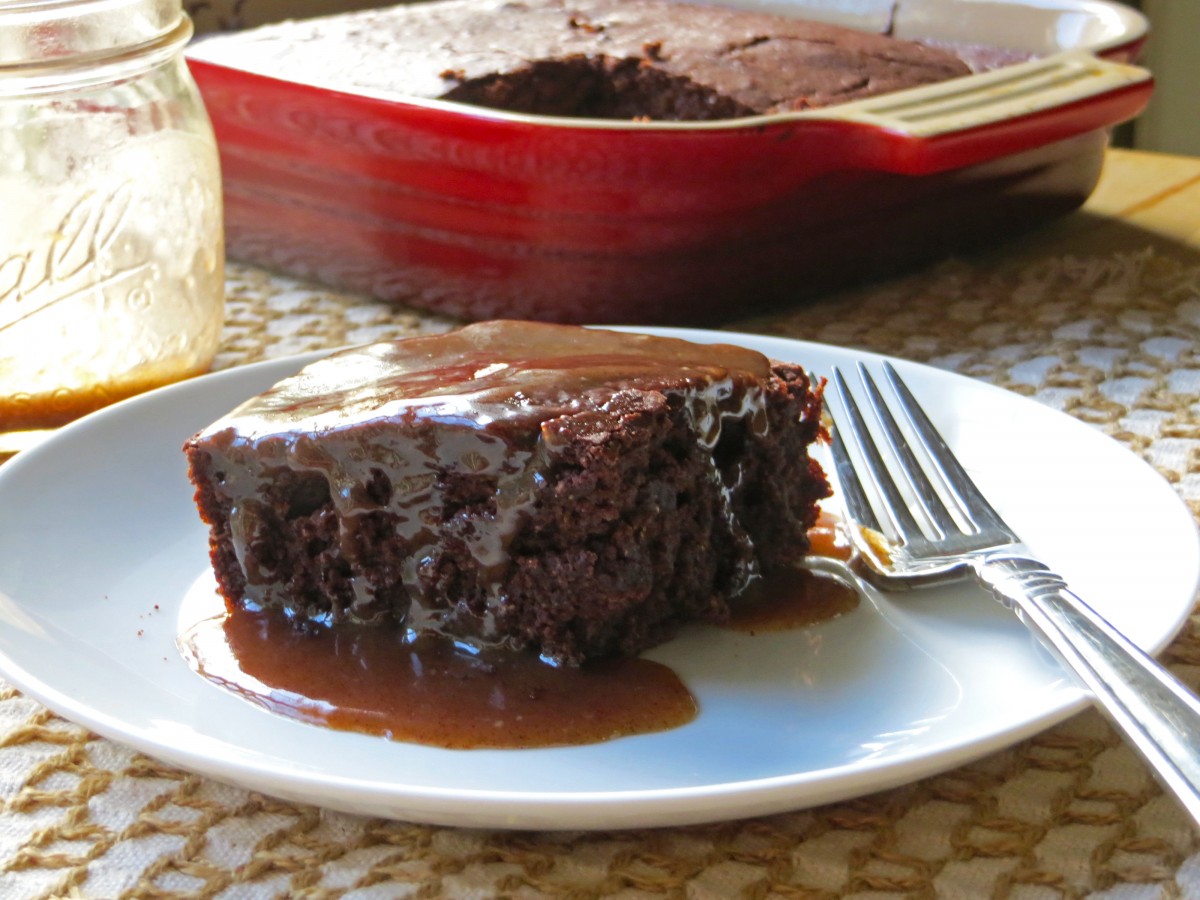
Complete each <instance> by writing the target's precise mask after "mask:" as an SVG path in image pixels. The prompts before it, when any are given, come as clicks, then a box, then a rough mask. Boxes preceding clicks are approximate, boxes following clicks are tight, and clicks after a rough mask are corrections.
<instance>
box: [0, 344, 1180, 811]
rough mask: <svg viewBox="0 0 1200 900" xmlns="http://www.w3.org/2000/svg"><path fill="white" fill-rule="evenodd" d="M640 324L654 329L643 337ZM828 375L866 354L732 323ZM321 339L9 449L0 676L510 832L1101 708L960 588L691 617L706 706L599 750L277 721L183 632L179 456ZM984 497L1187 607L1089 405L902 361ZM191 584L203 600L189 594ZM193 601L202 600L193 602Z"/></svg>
mask: <svg viewBox="0 0 1200 900" xmlns="http://www.w3.org/2000/svg"><path fill="white" fill-rule="evenodd" d="M646 330H650V329H646ZM659 332H660V333H667V334H674V335H678V336H684V337H690V338H692V339H693V340H700V341H715V340H724V341H736V342H739V343H744V344H746V345H747V346H751V347H754V348H757V349H760V350H762V351H763V352H765V353H767V354H769V355H771V356H774V357H776V358H782V359H792V360H795V361H798V362H801V363H803V364H804V365H806V366H808V367H809V368H810V369H812V370H814V371H815V372H817V373H824V372H827V371H828V370H829V368H830V367H831V366H832V365H835V364H838V365H850V364H853V362H854V361H855V360H856V359H860V358H870V357H865V355H864V354H860V353H855V352H851V351H848V350H843V349H837V348H834V347H827V346H820V345H815V344H805V343H801V342H797V341H789V340H783V339H772V338H765V337H756V336H740V335H731V334H727V333H718V332H694V331H685V330H678V329H674V330H673V329H660V330H659ZM313 358H315V357H314V356H308V357H304V358H296V359H289V360H283V361H277V362H269V363H263V364H259V365H256V366H248V367H245V368H241V369H235V370H231V371H227V372H222V373H219V374H216V375H211V376H207V377H204V378H199V379H196V380H194V381H191V382H187V383H184V384H180V385H176V386H173V387H170V388H165V389H163V390H159V391H156V392H154V393H151V394H147V395H144V396H142V397H139V398H135V399H133V400H130V401H126V402H125V403H122V404H119V405H117V406H114V407H111V408H109V409H108V410H105V411H102V412H100V413H97V414H95V415H93V416H91V417H89V418H87V419H84V420H82V421H80V422H78V423H76V424H74V425H72V426H70V427H68V428H65V429H63V430H62V432H61V433H60V434H58V435H56V436H55V437H54V438H53V439H51V440H50V441H48V442H47V443H46V444H44V445H43V446H41V447H39V448H38V449H36V450H33V451H29V452H27V453H26V454H23V455H21V456H18V457H17V458H16V459H15V460H13V461H12V462H10V463H8V464H6V465H4V466H3V467H0V669H2V671H3V673H4V675H5V676H6V677H7V678H8V679H9V680H11V681H12V682H13V683H14V684H16V685H17V686H18V687H19V688H21V689H22V690H23V691H25V692H26V693H28V694H29V695H31V696H33V697H36V698H37V699H39V700H40V701H42V702H43V703H44V704H46V705H47V706H48V707H50V708H51V709H53V710H55V711H56V712H58V713H60V714H61V715H63V716H65V717H66V718H68V719H72V720H74V721H77V722H80V723H82V724H84V725H86V726H88V727H89V728H92V729H94V730H95V731H97V732H99V733H100V734H103V735H105V736H107V737H110V738H112V739H114V740H117V741H121V742H123V743H126V744H130V745H132V746H134V747H136V748H138V749H140V750H142V751H144V752H146V753H148V754H150V755H151V756H154V757H157V758H159V759H162V760H165V761H167V762H170V763H174V764H176V765H179V766H181V767H184V768H187V769H191V770H194V771H197V772H201V773H204V774H206V775H209V776H212V777H214V778H218V779H221V780H224V781H227V782H232V783H235V784H238V785H242V786H244V787H247V788H252V789H255V790H260V791H264V792H266V793H269V794H274V795H277V796H280V797H284V798H287V799H291V800H296V801H301V802H307V803H315V804H321V805H324V806H328V807H333V808H337V809H341V810H347V811H352V812H359V813H365V814H371V815H379V816H386V817H393V818H400V819H408V820H414V821H423V822H431V823H439V824H451V825H465V826H483V827H515V828H568V829H581V828H621V827H641V826H656V825H673V824H684V823H692V822H701V821H711V820H717V819H727V818H734V817H741V816H751V815H759V814H767V813H773V812H779V811H783V810H789V809H797V808H801V807H805V806H811V805H815V804H821V803H827V802H831V801H835V800H840V799H845V798H849V797H853V796H857V795H861V794H865V793H868V792H871V791H875V790H880V789H883V788H887V787H892V786H895V785H898V784H902V783H905V782H908V781H911V780H913V779H916V778H919V777H922V776H925V775H929V774H932V773H935V772H939V771H943V770H946V769H949V768H952V767H954V766H957V765H959V764H962V763H965V762H967V761H968V760H971V759H973V758H976V757H978V756H981V755H983V754H986V753H988V752H990V751H993V750H996V749H998V748H1000V747H1003V746H1005V745H1007V744H1010V743H1012V742H1014V741H1016V740H1018V739H1020V738H1022V737H1024V736H1027V735H1030V734H1033V733H1035V732H1037V731H1038V730H1040V729H1043V728H1045V727H1046V726H1048V725H1050V724H1052V723H1054V722H1056V721H1058V720H1060V719H1062V718H1064V717H1065V716H1067V715H1068V714H1070V713H1071V712H1073V711H1074V710H1077V709H1079V708H1081V707H1082V706H1083V705H1084V704H1085V703H1086V697H1085V695H1084V694H1083V693H1081V691H1079V690H1078V689H1077V688H1075V687H1074V686H1073V685H1072V683H1071V682H1070V680H1069V679H1068V678H1067V677H1065V676H1064V675H1063V674H1062V672H1061V671H1060V670H1059V669H1058V667H1057V666H1056V664H1055V663H1054V662H1053V661H1051V660H1050V659H1049V657H1048V656H1047V655H1046V654H1045V653H1044V652H1043V651H1042V650H1041V649H1040V648H1039V647H1038V646H1037V645H1035V643H1034V642H1033V639H1032V638H1031V637H1030V636H1029V635H1028V633H1027V632H1026V631H1025V630H1024V629H1023V628H1022V627H1021V626H1020V625H1019V624H1018V623H1017V622H1016V620H1015V619H1014V618H1012V617H1011V616H1010V615H1009V614H1008V613H1006V612H1004V611H1003V610H1002V609H1000V608H999V606H998V604H996V603H994V602H992V601H991V600H989V599H987V598H986V597H985V596H984V595H983V594H982V593H980V592H979V591H978V590H976V589H974V588H971V587H966V586H963V587H951V588H939V589H937V590H934V591H929V592H925V593H920V594H907V595H897V596H894V597H892V596H881V595H876V594H870V595H868V597H867V600H866V601H865V602H864V603H863V604H862V605H861V607H860V608H859V609H858V610H857V611H855V612H854V613H851V614H849V615H846V616H843V617H841V618H840V619H836V620H833V621H830V622H827V623H824V624H822V625H819V626H816V627H813V628H810V629H807V630H802V631H794V632H790V633H784V634H776V635H759V636H748V635H740V634H737V633H735V632H729V631H725V630H715V629H704V628H696V629H694V630H691V631H689V632H687V633H686V634H684V635H683V636H681V637H680V638H678V639H677V640H675V641H673V642H671V643H670V644H668V645H666V646H664V647H662V648H660V649H658V650H657V651H655V652H654V653H653V654H652V656H653V657H654V658H656V659H659V660H661V661H663V662H665V663H666V664H668V665H670V666H671V667H673V668H674V669H675V670H676V671H677V672H678V673H679V674H680V675H681V676H682V678H683V679H684V681H685V682H686V683H687V684H688V685H689V687H690V688H691V689H692V691H693V692H694V693H695V695H696V696H697V698H698V699H699V702H700V706H701V712H700V715H699V716H698V718H697V719H696V720H695V721H694V722H693V723H691V724H689V725H687V726H685V727H683V728H679V729H676V730H674V731H669V732H665V733H661V734H654V735H645V736H639V737H632V738H624V739H621V740H616V741H611V742H609V743H604V744H597V745H593V746H586V747H568V748H556V749H548V750H523V751H493V750H485V751H480V750H476V751H448V750H440V749H432V748H428V747H420V746H413V745H406V744H401V743H392V742H389V741H387V740H384V739H382V738H374V737H367V736H363V735H357V734H349V733H343V732H336V731H330V730H325V729H322V728H319V727H315V726H312V725H306V724H303V723H300V722H296V721H292V720H288V719H285V718H280V717H278V716H275V715H273V714H271V713H269V712H266V711H264V710H262V709H260V708H258V707H256V706H253V705H251V704H249V703H247V702H245V701H243V700H241V699H239V698H237V697H235V696H233V695H231V694H229V693H227V692H225V691H223V690H222V689H220V688H218V687H216V686H214V685H212V684H209V683H207V682H206V681H204V680H203V679H201V678H200V677H199V676H197V675H196V674H195V673H193V672H192V671H191V670H190V669H189V668H188V666H187V665H186V664H185V663H184V661H183V660H182V658H181V657H180V655H179V653H178V651H177V650H176V647H175V636H176V633H177V631H178V630H179V628H180V620H181V610H182V608H183V605H184V600H185V597H186V596H187V595H188V592H189V590H191V589H192V588H193V586H194V585H196V584H198V583H199V584H204V583H205V579H207V578H209V577H211V576H209V575H208V574H207V573H208V561H207V552H206V536H205V529H204V527H203V526H202V525H201V523H200V521H199V518H198V516H197V514H196V511H195V509H194V507H193V505H192V491H191V488H190V486H189V484H188V482H187V479H186V476H185V471H184V459H183V454H182V453H181V451H180V447H181V445H182V443H183V441H184V440H185V439H186V438H187V437H189V436H190V435H191V434H192V433H193V432H194V431H196V430H198V429H199V428H200V427H202V426H203V425H206V424H208V422H209V421H211V420H213V419H215V418H217V417H218V416H219V415H220V414H222V413H224V412H226V411H227V410H228V409H229V408H231V407H232V406H234V405H235V404H236V403H237V402H239V401H241V400H242V399H244V398H245V397H247V396H249V395H251V394H254V393H256V392H258V391H260V390H262V389H264V388H266V387H267V386H268V385H270V384H272V383H273V382H275V381H276V380H278V379H279V378H281V377H283V376H284V375H287V374H290V373H292V372H293V371H295V370H296V369H298V368H299V367H300V366H301V365H302V364H303V363H304V362H306V361H308V360H310V359H313ZM897 365H898V367H899V369H900V370H901V372H902V373H903V374H904V376H905V378H906V379H907V380H908V381H909V383H910V385H911V386H912V387H913V389H914V391H915V392H916V394H917V396H918V397H920V398H921V399H922V400H924V401H926V403H927V405H928V406H929V408H930V411H931V413H932V416H933V418H934V420H935V422H937V423H938V424H939V426H940V427H941V428H942V429H943V431H944V433H945V435H946V437H947V439H948V440H949V442H950V443H951V445H952V446H953V447H954V448H955V449H956V450H957V451H958V452H959V453H960V455H961V457H962V458H963V461H964V463H965V464H966V466H967V468H968V469H970V470H971V472H972V474H974V475H975V476H976V478H977V480H978V481H979V483H980V485H981V486H982V487H983V488H984V490H985V491H986V492H987V493H988V494H989V495H990V496H991V497H992V498H993V499H994V501H995V505H996V506H997V507H998V508H999V510H1000V512H1001V514H1002V515H1004V516H1005V518H1007V519H1008V520H1009V522H1010V524H1012V525H1013V526H1015V527H1016V528H1017V530H1018V531H1019V532H1021V533H1022V535H1023V536H1025V537H1026V539H1027V541H1028V543H1029V544H1030V545H1032V547H1033V548H1034V550H1035V551H1037V552H1039V553H1040V554H1041V555H1042V556H1043V557H1044V558H1045V559H1046V560H1047V561H1048V562H1049V563H1050V564H1051V565H1052V566H1054V567H1056V568H1058V569H1059V570H1060V571H1061V573H1062V574H1063V575H1065V576H1066V577H1067V578H1068V579H1069V580H1070V581H1071V582H1072V583H1073V585H1074V586H1075V588H1076V589H1077V591H1078V592H1079V593H1080V594H1082V595H1083V597H1084V598H1085V599H1088V600H1089V601H1090V602H1091V603H1092V604H1093V605H1094V606H1095V607H1096V608H1098V609H1099V610H1100V612H1101V613H1103V614H1104V615H1106V616H1107V617H1108V618H1109V619H1110V620H1111V621H1112V622H1114V623H1115V624H1116V625H1117V626H1118V627H1120V628H1122V629H1123V630H1124V631H1125V632H1126V633H1127V634H1128V635H1129V636H1130V637H1131V638H1132V639H1133V640H1134V641H1136V642H1137V643H1138V644H1140V645H1141V646H1143V647H1146V648H1149V649H1152V650H1153V649H1158V648H1160V647H1161V646H1163V645H1164V644H1165V643H1166V642H1167V641H1168V640H1169V639H1170V637H1171V636H1172V635H1174V633H1175V632H1176V630H1177V629H1178V627H1179V626H1180V625H1181V624H1182V622H1183V620H1184V618H1185V617H1186V615H1187V614H1188V612H1189V610H1190V608H1191V604H1192V599H1193V596H1194V591H1195V588H1196V585H1197V579H1198V573H1200V546H1198V541H1197V533H1196V529H1195V526H1194V524H1193V521H1192V518H1191V516H1190V514H1189V513H1188V511H1187V509H1186V508H1185V507H1184V505H1183V504H1182V502H1181V501H1180V500H1179V499H1178V498H1177V497H1176V496H1175V494H1174V492H1173V491H1172V490H1171V489H1170V487H1169V486H1168V485H1167V484H1166V482H1165V481H1163V480H1162V479H1161V478H1160V477H1159V476H1158V475H1157V474H1156V473H1155V472H1154V471H1153V470H1152V469H1150V468H1149V467H1148V466H1146V465H1145V464H1144V463H1142V462H1141V461H1139V460H1138V459H1136V458H1135V457H1134V456H1133V455H1132V454H1130V453H1129V452H1127V451H1126V450H1125V449H1124V448H1122V447H1121V446H1120V445H1119V444H1117V443H1116V442H1114V441H1112V440H1110V439H1108V438H1106V437H1104V436H1102V435H1101V434H1099V433H1098V432H1096V431H1094V430H1092V429H1091V428H1090V427H1088V426H1086V425H1083V424H1081V423H1080V422H1078V421H1076V420H1074V419H1071V418H1069V417H1067V416H1064V415H1062V414H1060V413H1056V412H1054V411H1052V410H1050V409H1047V408H1045V407H1042V406H1040V405H1038V404H1037V403H1034V402H1032V401H1028V400H1025V399H1022V398H1020V397H1018V396H1016V395H1013V394H1010V393H1008V392H1005V391H1002V390H999V389H996V388H993V387H989V386H986V385H983V384H980V383H978V382H974V381H971V380H968V379H966V378H962V377H959V376H955V375H951V374H947V373H945V372H941V371H938V370H935V369H931V368H927V367H922V366H916V365H911V364H905V363H897ZM193 596H194V595H193ZM184 615H186V614H184Z"/></svg>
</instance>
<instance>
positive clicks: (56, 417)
mask: <svg viewBox="0 0 1200 900" xmlns="http://www.w3.org/2000/svg"><path fill="white" fill-rule="evenodd" d="M203 371H204V370H203V368H199V367H196V366H189V367H186V368H184V367H179V366H174V367H166V366H160V367H158V368H157V369H155V370H153V371H148V372H146V373H144V374H139V375H138V376H136V377H135V376H132V375H129V376H125V377H123V378H120V379H114V380H113V381H111V382H109V383H104V384H101V383H98V382H92V383H88V384H85V385H82V386H79V387H75V388H71V389H67V388H63V389H60V390H56V391H52V392H48V393H40V394H19V393H18V394H10V395H0V431H34V430H40V429H50V428H58V427H60V426H62V425H66V424H67V423H68V422H73V421H74V420H75V419H78V418H80V417H81V416H84V415H87V414H88V413H90V412H95V411H96V410H98V409H101V408H103V407H105V406H109V405H110V404H113V403H116V402H117V401H118V400H124V399H126V398H127V397H133V396H135V395H136V394H141V393H144V392H146V391H150V390H153V389H154V388H158V387H163V386H164V385H168V384H174V383H175V382H177V381H183V380H184V379H185V378H191V377H193V376H195V375H199V374H201V372H203Z"/></svg>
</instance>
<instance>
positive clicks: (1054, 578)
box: [830, 363, 1200, 823]
mask: <svg viewBox="0 0 1200 900" xmlns="http://www.w3.org/2000/svg"><path fill="white" fill-rule="evenodd" d="M857 369H858V375H859V382H860V383H861V385H862V391H861V393H862V394H863V395H865V397H866V405H867V406H868V407H869V408H870V411H871V414H872V417H873V420H874V421H875V423H876V428H875V432H876V434H877V435H878V436H879V441H878V442H877V441H876V440H875V439H874V438H873V437H872V431H871V429H870V427H869V426H868V424H867V421H866V418H865V417H864V415H863V414H862V411H861V409H860V407H859V404H858V403H857V402H856V401H855V395H854V393H853V392H852V391H851V390H850V386H849V385H848V384H847V382H846V379H845V378H844V377H843V376H842V373H841V372H840V371H838V370H837V369H836V368H835V369H834V370H833V386H834V389H835V394H836V399H837V405H838V407H839V409H840V411H835V410H832V409H831V410H830V416H831V418H832V419H833V422H834V426H833V429H832V447H831V449H832V454H833V462H834V473H833V474H834V478H835V480H836V482H837V487H838V492H839V494H840V495H841V498H842V502H843V503H844V505H845V507H846V512H847V514H848V516H849V518H850V519H851V520H852V522H853V523H855V524H857V525H858V526H859V527H858V528H856V529H854V530H855V531H857V532H858V533H857V534H856V535H855V540H856V543H857V544H858V546H859V549H860V553H861V557H860V561H861V563H862V564H863V565H862V566H861V567H860V570H861V572H862V574H863V575H864V577H866V578H867V580H868V581H870V582H871V583H873V584H875V585H876V586H878V587H880V588H882V589H885V590H894V589H897V588H914V587H922V586H925V585H931V584H940V583H944V582H945V581H948V580H954V579H958V578H963V577H968V576H974V577H975V578H976V579H977V580H978V581H979V582H980V584H982V585H983V586H985V587H986V588H988V589H989V590H990V591H991V593H992V594H993V595H994V596H995V597H996V598H997V599H998V600H1000V601H1001V603H1003V604H1004V605H1005V606H1006V607H1008V608H1010V609H1013V610H1015V611H1016V613H1017V615H1018V617H1019V618H1020V619H1021V621H1023V622H1024V623H1025V624H1026V625H1027V626H1029V627H1030V628H1031V629H1032V630H1033V631H1034V632H1035V633H1036V634H1037V635H1038V636H1039V637H1040V638H1041V639H1042V641H1043V642H1044V643H1045V644H1046V645H1047V646H1048V647H1049V648H1050V649H1051V650H1053V651H1054V653H1055V655H1056V656H1057V657H1058V658H1059V659H1060V660H1061V661H1062V662H1063V663H1064V664H1065V665H1066V667H1067V668H1068V669H1070V670H1071V671H1072V672H1073V673H1074V674H1075V675H1076V676H1077V677H1078V679H1079V680H1080V681H1081V682H1082V683H1083V685H1085V686H1086V687H1087V688H1088V689H1089V690H1091V692H1092V694H1093V695H1094V697H1095V699H1096V702H1097V703H1098V705H1099V706H1100V707H1101V709H1102V710H1103V711H1104V712H1105V713H1106V714H1107V715H1108V716H1109V718H1110V719H1111V721H1112V722H1113V723H1114V724H1115V725H1116V726H1117V727H1118V728H1119V729H1120V730H1121V731H1122V732H1123V733H1124V734H1125V736H1126V737H1127V738H1128V739H1129V741H1130V742H1131V743H1132V744H1133V745H1134V747H1135V748H1137V750H1138V751H1139V752H1140V753H1141V754H1142V755H1143V757H1144V758H1145V759H1146V761H1147V762H1148V763H1149V764H1150V766H1151V767H1152V769H1153V770H1154V771H1155V772H1156V773H1157V774H1158V776H1159V778H1160V780H1161V781H1162V783H1163V784H1164V786H1166V787H1167V788H1168V789H1169V790H1170V791H1172V792H1173V793H1174V794H1175V795H1176V796H1177V797H1178V798H1179V800H1180V802H1181V803H1182V804H1183V806H1184V807H1185V808H1186V809H1187V811H1188V812H1189V813H1190V814H1191V815H1192V818H1193V819H1194V820H1195V821H1196V822H1197V823H1200V701H1198V700H1197V698H1196V697H1195V695H1193V694H1192V693H1191V692H1189V691H1188V689H1187V688H1186V687H1185V686H1184V685H1182V684H1180V683H1179V682H1178V681H1177V680H1176V679H1175V678H1174V677H1173V676H1172V675H1171V674H1170V673H1168V672H1167V671H1166V670H1165V669H1163V668H1162V667H1161V666H1159V665H1158V664H1157V663H1156V662H1155V661H1154V660H1153V659H1151V658H1150V657H1149V656H1148V655H1147V654H1146V653H1144V652H1142V650H1140V649H1139V648H1138V647H1136V646H1135V645H1134V644H1133V643H1132V642H1130V640H1129V639H1128V638H1126V637H1125V636H1124V635H1122V634H1121V633H1120V632H1119V631H1117V629H1116V628H1114V627H1113V626H1112V625H1111V624H1109V623H1108V622H1107V621H1105V620H1104V619H1103V618H1102V617H1101V616H1100V615H1099V614H1098V613H1097V612H1096V611H1095V610H1093V609H1092V608H1091V607H1089V606H1088V605H1087V604H1086V603H1084V602H1083V600H1081V599H1080V598H1079V597H1077V596H1076V595H1075V594H1074V593H1072V592H1071V591H1070V589H1069V588H1068V587H1067V584H1066V582H1065V581H1064V580H1063V579H1062V578H1060V577H1059V576H1058V575H1056V574H1054V573H1053V572H1052V571H1050V569H1049V568H1048V567H1047V566H1045V565H1044V564H1043V563H1041V562H1039V561H1037V560H1036V559H1034V558H1033V557H1032V556H1031V555H1030V552H1029V550H1028V548H1027V547H1026V546H1025V545H1024V544H1022V543H1021V540H1020V538H1019V537H1018V536H1017V535H1016V533H1015V532H1013V530H1012V529H1011V528H1009V527H1008V525H1006V524H1005V523H1004V520H1003V519H1001V518H1000V516H999V515H998V514H997V513H996V511H995V510H994V509H993V508H992V507H991V505H990V504H989V503H988V502H987V500H986V499H985V498H984V496H983V494H982V493H981V492H980V491H979V489H978V488H977V487H976V486H975V483H974V482H973V481H972V480H971V478H970V477H969V476H968V475H967V473H966V471H965V470H964V469H963V467H962V466H961V465H960V464H959V462H958V460H957V459H956V458H955V456H954V454H953V453H952V452H951V451H950V448H949V447H948V446H947V444H946V442H945V441H944V440H943V439H942V437H941V436H940V435H939V434H938V432H937V430H936V429H935V428H934V426H933V424H932V423H931V422H930V421H929V418H928V416H927V415H926V414H925V412H924V410H923V409H921V406H920V405H919V404H918V403H917V401H916V399H915V398H914V397H913V395H912V393H911V392H910V391H909V389H908V387H907V385H905V384H904V382H903V381H902V380H901V379H900V376H899V374H898V373H897V372H896V370H895V369H894V368H893V367H892V366H891V365H889V364H886V363H885V364H884V366H883V369H884V375H885V377H886V380H887V382H888V385H889V386H890V388H891V395H892V398H893V402H892V403H890V404H889V403H888V402H887V401H886V400H885V399H884V397H883V394H882V392H881V391H880V389H879V388H878V387H877V386H876V383H875V381H874V379H873V378H872V376H871V374H870V372H869V371H868V370H867V368H866V366H864V365H863V364H862V363H859V365H858V367H857ZM893 409H895V410H896V411H897V412H898V413H899V414H900V415H901V417H902V419H903V420H906V421H907V423H908V428H907V429H902V428H901V426H900V425H899V424H898V423H897V420H896V416H895V415H894V413H893V411H892V410H893ZM881 445H882V447H881ZM852 453H853V454H854V456H856V457H857V459H858V460H859V462H858V464H857V466H860V467H861V469H860V468H857V467H856V463H855V461H854V457H853V456H852ZM885 454H887V456H888V458H889V459H890V465H889V463H888V462H887V461H885ZM860 471H861V472H862V473H863V474H861V475H860ZM893 473H895V475H894V474H893ZM885 535H886V536H885Z"/></svg>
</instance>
